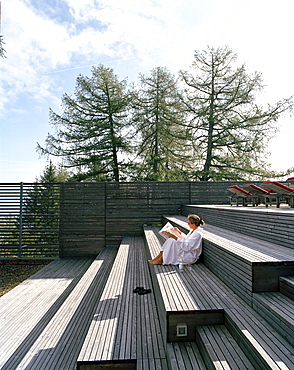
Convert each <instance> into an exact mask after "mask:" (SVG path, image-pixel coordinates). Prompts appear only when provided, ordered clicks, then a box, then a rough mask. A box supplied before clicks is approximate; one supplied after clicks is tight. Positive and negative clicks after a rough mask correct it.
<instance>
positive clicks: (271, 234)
mask: <svg viewBox="0 0 294 370" xmlns="http://www.w3.org/2000/svg"><path fill="white" fill-rule="evenodd" d="M193 213H196V214H197V215H199V216H200V217H202V218H203V219H204V221H205V222H207V223H208V224H210V225H213V226H217V227H220V228H223V229H225V230H231V231H235V232H237V233H239V234H244V235H248V236H251V237H254V238H257V239H260V240H265V241H268V242H271V243H275V244H278V245H282V246H284V247H288V248H292V249H293V248H294V229H293V224H294V209H293V208H288V207H286V208H283V209H282V208H280V209H277V208H275V207H273V208H266V209H265V208H259V207H230V206H214V205H203V206H201V205H199V206H198V205H182V206H181V214H182V215H184V216H188V215H189V214H193Z"/></svg>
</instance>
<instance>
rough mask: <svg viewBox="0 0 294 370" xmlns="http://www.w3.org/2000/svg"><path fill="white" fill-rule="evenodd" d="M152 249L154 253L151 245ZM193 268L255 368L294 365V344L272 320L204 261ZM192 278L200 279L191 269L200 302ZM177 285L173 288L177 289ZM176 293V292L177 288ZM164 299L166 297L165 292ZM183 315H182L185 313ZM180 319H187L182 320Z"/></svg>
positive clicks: (190, 279) (196, 296)
mask: <svg viewBox="0 0 294 370" xmlns="http://www.w3.org/2000/svg"><path fill="white" fill-rule="evenodd" d="M151 253H153V251H152V248H151ZM155 267H156V266H155ZM192 271H193V272H194V273H195V274H197V276H199V277H202V278H203V279H204V280H205V285H206V286H207V288H206V289H207V293H208V294H209V298H211V296H212V297H213V298H214V299H215V300H216V301H217V302H218V303H219V305H220V307H222V308H223V310H224V324H225V326H226V327H227V329H228V330H229V331H230V333H231V334H232V335H233V337H234V339H235V340H236V341H237V342H238V343H239V345H240V348H241V349H242V351H243V352H244V353H246V356H247V357H248V359H249V360H250V362H251V363H252V364H253V366H254V368H256V369H280V365H279V364H282V366H284V367H285V368H289V369H291V368H292V367H294V359H293V356H292V354H291V353H292V351H293V346H292V345H291V344H289V342H287V341H286V340H285V339H284V338H283V337H282V336H281V335H280V334H279V333H278V332H277V331H276V330H274V329H273V327H272V326H271V325H270V324H268V323H267V322H266V321H265V320H263V319H262V317H261V316H260V315H258V313H256V312H255V311H254V309H253V308H251V307H250V306H249V305H247V304H246V303H244V301H243V300H242V299H241V298H239V297H238V296H237V295H236V294H234V292H233V291H232V290H231V289H229V288H228V287H227V286H226V285H225V284H224V283H223V282H222V281H221V280H220V279H219V278H218V277H216V276H215V275H214V274H213V273H212V272H211V271H209V270H208V269H207V267H205V266H204V265H203V264H202V263H198V262H197V263H196V264H194V265H193V266H192ZM187 274H188V271H187ZM183 276H184V275H183ZM193 281H195V282H197V283H198V280H197V279H194V278H193V273H192V274H191V275H190V278H189V279H187V280H185V283H186V284H187V285H188V282H190V284H191V290H190V295H191V299H192V300H194V301H195V302H197V300H198V296H199V286H198V284H192V282H193ZM193 285H194V286H193ZM176 289H177V288H174V290H176ZM160 290H161V287H160ZM170 293H172V291H170ZM174 294H177V292H176V293H174ZM162 300H163V301H164V296H163V297H162ZM163 317H164V316H163ZM181 319H183V316H182V317H181ZM181 322H185V321H182V320H181ZM199 325H201V323H199Z"/></svg>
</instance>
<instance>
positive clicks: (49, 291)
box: [0, 248, 117, 370]
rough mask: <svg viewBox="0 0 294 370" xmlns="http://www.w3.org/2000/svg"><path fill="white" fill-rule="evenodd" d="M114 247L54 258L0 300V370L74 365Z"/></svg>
mask: <svg viewBox="0 0 294 370" xmlns="http://www.w3.org/2000/svg"><path fill="white" fill-rule="evenodd" d="M116 251H117V249H116V248H109V249H107V250H106V249H105V250H104V251H103V252H101V254H100V255H99V256H98V257H97V258H96V259H95V260H94V261H93V259H90V258H80V259H70V258H69V259H60V260H55V261H53V262H51V263H50V264H49V265H47V266H46V267H44V268H43V269H42V270H40V271H39V272H37V273H36V274H34V275H33V276H32V277H31V278H29V279H27V280H25V281H24V282H23V283H21V284H20V285H19V286H17V287H16V288H15V289H13V290H12V291H10V292H9V293H7V294H5V295H4V296H2V297H1V298H0V304H1V316H2V317H3V320H4V326H3V327H4V328H5V330H4V331H3V330H2V331H1V343H0V348H1V354H0V368H1V369H3V370H4V369H7V370H12V369H24V368H25V369H36V370H37V369H38V370H39V369H41V368H42V369H48V370H49V369H75V368H76V359H77V356H78V353H79V350H80V348H81V346H82V343H83V339H84V336H85V335H86V329H87V327H88V325H89V324H88V322H89V318H90V317H91V314H92V311H93V304H91V301H94V302H95V300H97V299H99V297H100V295H101V286H103V285H104V283H105V278H106V276H107V275H108V271H109V270H110V268H111V266H112V263H113V260H114V257H115V254H116Z"/></svg>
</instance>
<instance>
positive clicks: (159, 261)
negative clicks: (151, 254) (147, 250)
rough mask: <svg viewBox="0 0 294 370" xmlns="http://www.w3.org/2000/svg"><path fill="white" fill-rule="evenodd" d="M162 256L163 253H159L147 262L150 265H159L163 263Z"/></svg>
mask: <svg viewBox="0 0 294 370" xmlns="http://www.w3.org/2000/svg"><path fill="white" fill-rule="evenodd" d="M162 254H163V252H162V251H160V252H159V254H158V255H157V256H156V257H155V258H153V259H152V260H148V262H149V263H151V265H161V264H162V262H163V259H162Z"/></svg>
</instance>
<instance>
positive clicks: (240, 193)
mask: <svg viewBox="0 0 294 370" xmlns="http://www.w3.org/2000/svg"><path fill="white" fill-rule="evenodd" d="M228 190H229V191H231V192H232V193H234V195H235V197H234V195H232V196H231V197H230V204H231V205H232V199H233V198H235V199H236V205H238V199H239V198H240V197H241V198H242V204H243V206H247V202H246V200H247V198H248V197H252V194H251V193H249V192H248V191H246V190H244V189H242V188H240V187H239V186H237V185H232V186H228Z"/></svg>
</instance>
